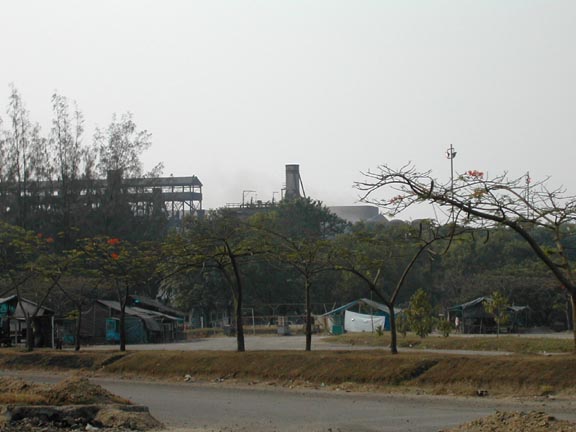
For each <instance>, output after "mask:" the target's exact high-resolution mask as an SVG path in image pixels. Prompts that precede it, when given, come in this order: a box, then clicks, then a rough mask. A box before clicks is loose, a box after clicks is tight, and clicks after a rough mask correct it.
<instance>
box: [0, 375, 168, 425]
mask: <svg viewBox="0 0 576 432" xmlns="http://www.w3.org/2000/svg"><path fill="white" fill-rule="evenodd" d="M0 388H2V390H3V392H2V394H1V398H0V403H1V405H0V430H1V431H2V432H17V431H18V432H21V431H29V432H35V431H42V432H52V431H58V432H65V431H76V430H98V429H102V430H105V431H111V432H115V431H130V430H138V431H145V430H150V429H158V428H160V427H161V426H162V425H161V424H160V423H159V422H158V421H157V420H155V419H154V418H152V416H151V415H150V412H149V411H148V408H146V407H143V406H135V405H131V403H130V401H128V400H126V399H123V398H121V397H119V396H116V395H114V394H112V393H110V392H109V391H107V390H105V389H103V388H102V387H100V386H98V385H96V384H93V383H91V382H90V381H88V379H86V378H82V377H72V378H68V379H66V380H64V381H62V382H60V383H58V384H55V385H48V384H37V383H29V382H26V381H23V380H21V379H18V378H11V377H0Z"/></svg>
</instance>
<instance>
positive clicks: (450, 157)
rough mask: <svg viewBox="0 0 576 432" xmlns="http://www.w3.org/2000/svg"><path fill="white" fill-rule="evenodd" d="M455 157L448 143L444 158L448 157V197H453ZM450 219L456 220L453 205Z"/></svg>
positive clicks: (452, 147)
mask: <svg viewBox="0 0 576 432" xmlns="http://www.w3.org/2000/svg"><path fill="white" fill-rule="evenodd" d="M455 157H456V150H455V149H454V146H452V144H450V147H449V148H448V150H446V158H448V159H450V198H454V158H455ZM451 213H452V221H453V222H456V220H455V219H456V215H455V214H454V206H452V211H451Z"/></svg>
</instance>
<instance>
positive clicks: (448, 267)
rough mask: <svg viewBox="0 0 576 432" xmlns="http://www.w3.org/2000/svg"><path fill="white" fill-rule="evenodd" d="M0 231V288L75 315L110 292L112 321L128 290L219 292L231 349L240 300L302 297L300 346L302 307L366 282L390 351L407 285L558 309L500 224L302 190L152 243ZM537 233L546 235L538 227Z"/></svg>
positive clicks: (454, 296) (557, 296)
mask: <svg viewBox="0 0 576 432" xmlns="http://www.w3.org/2000/svg"><path fill="white" fill-rule="evenodd" d="M2 232H4V233H13V234H11V235H7V234H5V236H4V239H3V240H2V243H1V244H0V250H1V251H2V255H3V257H4V261H3V271H2V275H3V277H2V280H1V282H2V287H3V292H4V293H6V292H9V291H12V292H14V291H16V292H18V293H19V294H25V295H27V296H29V297H30V296H32V298H33V299H34V300H35V301H36V302H37V303H38V305H42V304H44V303H50V304H52V305H54V304H56V305H57V307H56V308H57V310H58V311H59V312H60V313H65V312H70V310H74V311H75V312H74V314H73V315H74V316H76V317H77V319H78V320H80V319H81V312H82V310H84V309H86V307H87V306H88V305H89V303H90V301H91V300H92V299H94V298H98V297H99V298H103V297H108V298H111V297H113V298H115V299H117V300H118V302H119V303H120V306H121V309H122V314H121V330H122V328H123V316H124V313H123V312H124V310H125V307H126V304H127V301H128V296H129V295H130V294H144V295H148V296H151V297H155V296H157V295H159V294H161V295H163V296H165V297H169V298H172V299H173V300H175V301H176V302H177V303H179V306H181V307H183V308H186V309H187V308H189V307H190V306H199V305H204V307H205V308H206V309H210V308H211V307H217V306H218V305H222V304H227V303H228V302H230V304H231V305H232V310H233V312H234V317H235V327H236V329H237V333H236V335H237V341H238V350H240V351H243V350H244V349H245V346H244V336H243V325H242V308H243V306H245V305H246V304H249V305H250V306H251V307H255V308H257V309H258V308H260V310H264V309H265V308H266V307H267V305H269V304H279V303H290V304H295V303H300V304H303V310H302V312H303V313H304V315H305V324H306V325H305V329H306V336H307V337H306V346H305V348H306V349H307V350H309V349H311V338H312V330H313V329H312V322H313V321H312V317H311V315H312V313H313V312H315V313H318V312H322V311H321V310H318V309H315V305H317V304H319V303H346V302H348V301H350V300H351V299H354V298H358V297H365V296H367V294H368V293H369V292H372V293H373V295H374V296H375V297H376V299H377V300H379V301H381V302H382V303H384V304H386V305H388V307H389V308H390V310H391V312H392V316H391V325H392V330H393V331H392V335H393V341H392V345H391V349H392V351H393V352H396V351H397V350H396V336H395V335H396V331H395V320H394V309H395V307H396V306H397V305H404V304H406V303H407V301H408V299H409V298H410V296H411V295H412V294H413V293H414V292H415V291H416V290H417V289H418V288H425V289H426V291H427V292H428V294H429V295H430V296H431V299H432V300H433V302H434V303H435V304H436V307H437V312H442V311H443V309H444V308H445V307H447V306H451V305H454V304H455V303H456V302H460V301H467V300H470V299H471V296H477V295H482V294H489V293H492V292H493V291H494V290H501V291H504V292H505V293H506V295H507V296H508V297H510V298H511V299H514V300H515V301H516V302H517V303H520V304H521V303H528V304H530V305H531V306H532V308H533V310H534V311H535V312H536V311H537V312H539V313H540V314H541V316H540V318H538V317H536V319H541V320H542V322H543V323H545V322H546V321H549V320H550V319H557V318H554V316H556V317H557V316H558V315H560V316H561V314H559V313H558V306H559V305H561V306H562V307H564V305H565V299H564V298H563V297H562V296H561V293H560V292H559V291H557V290H554V281H553V280H552V279H551V278H550V277H548V276H547V275H546V274H545V271H544V270H545V268H544V267H543V266H542V265H541V264H540V263H539V261H538V260H537V259H535V257H534V255H533V254H531V253H530V251H529V250H526V248H525V247H523V243H521V242H517V241H516V242H515V241H514V237H513V233H512V232H510V231H509V230H505V229H504V230H503V229H494V228H493V229H490V230H489V231H484V232H479V231H477V230H476V229H463V228H461V227H459V228H458V230H455V229H454V228H453V227H439V226H437V225H436V224H434V223H433V222H432V221H429V220H422V221H417V222H414V223H402V222H396V223H393V222H390V223H385V224H374V225H371V224H370V225H365V224H356V225H353V226H351V225H348V224H346V223H345V222H344V221H342V220H341V219H339V218H337V217H336V216H335V215H333V214H332V213H330V212H329V211H328V209H327V208H325V207H323V206H322V205H321V203H319V202H315V201H312V200H309V199H300V200H295V201H285V202H282V203H281V204H279V205H278V206H277V207H275V208H274V209H272V210H270V211H267V212H262V213H260V214H257V215H256V216H254V217H252V218H251V219H248V220H241V219H239V218H238V217H237V216H236V215H235V213H234V212H233V211H232V210H229V209H222V210H220V211H216V212H210V213H208V214H207V216H206V217H205V218H202V219H197V218H195V219H190V220H188V223H187V225H186V226H184V227H183V228H182V229H180V230H178V231H174V232H172V233H171V234H170V235H169V236H167V237H166V238H165V239H163V241H155V242H130V241H129V240H126V239H120V238H116V237H110V236H106V237H100V236H96V237H89V238H81V239H79V240H77V241H76V242H75V244H74V247H73V248H62V247H59V243H60V242H62V241H63V240H62V239H61V238H60V237H48V236H46V235H43V234H42V235H40V234H38V233H33V232H31V231H27V230H24V229H21V228H16V227H13V226H11V225H7V224H5V225H4V226H3V228H2ZM486 232H489V233H490V237H491V238H490V241H488V242H486V237H487V234H486ZM14 233H17V234H18V235H16V234H14ZM538 235H541V236H542V237H541V238H542V240H543V241H546V242H548V243H551V242H552V238H551V237H550V236H546V233H545V232H543V233H539V234H538ZM14 248H19V249H18V250H17V251H16V252H15V249H14ZM488 269H490V270H488ZM535 272H537V273H539V274H540V276H539V277H536V278H535V277H534V273H535ZM521 273H524V276H521ZM530 284H532V286H531V285H530ZM1 296H2V293H0V297H1ZM80 327H81V322H80V321H78V324H77V330H78V331H79V329H80ZM76 340H77V341H79V337H77V338H76ZM78 348H79V347H78ZM124 348H125V337H124V336H123V332H122V331H121V349H124Z"/></svg>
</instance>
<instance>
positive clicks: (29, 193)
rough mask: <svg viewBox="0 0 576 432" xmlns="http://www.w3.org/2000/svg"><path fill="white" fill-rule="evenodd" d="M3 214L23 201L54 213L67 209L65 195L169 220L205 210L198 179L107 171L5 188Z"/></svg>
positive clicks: (3, 189)
mask: <svg viewBox="0 0 576 432" xmlns="http://www.w3.org/2000/svg"><path fill="white" fill-rule="evenodd" d="M2 186H3V187H2V191H1V202H2V213H7V212H10V211H11V209H12V208H15V207H17V206H16V205H15V203H16V202H17V201H18V199H19V198H18V197H20V199H22V198H23V197H25V198H24V201H25V202H26V205H27V206H28V207H29V208H36V209H39V210H45V211H54V210H57V209H59V208H62V207H63V206H64V201H65V197H66V195H68V196H70V197H74V198H73V199H74V201H76V202H79V203H81V204H82V205H85V206H88V207H92V208H97V207H101V206H103V205H105V203H107V202H114V201H116V200H118V199H121V200H122V201H123V202H127V203H128V204H129V205H130V207H131V208H132V211H133V212H134V214H135V215H142V216H143V215H147V214H152V213H154V212H162V213H164V214H166V215H167V216H168V218H170V219H182V218H183V217H184V216H186V215H194V214H198V213H200V212H201V211H202V182H201V181H200V180H199V179H198V177H196V176H188V177H172V176H170V177H154V178H123V177H122V171H121V170H114V171H108V175H107V178H106V179H94V180H74V182H70V183H68V184H65V183H63V182H61V181H33V182H30V183H28V184H27V185H24V184H22V183H19V184H8V185H6V184H4V185H2Z"/></svg>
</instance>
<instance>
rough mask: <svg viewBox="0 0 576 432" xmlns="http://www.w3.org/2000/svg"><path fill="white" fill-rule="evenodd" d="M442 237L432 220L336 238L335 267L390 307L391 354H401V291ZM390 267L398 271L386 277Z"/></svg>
mask: <svg viewBox="0 0 576 432" xmlns="http://www.w3.org/2000/svg"><path fill="white" fill-rule="evenodd" d="M382 234H386V235H385V236H382ZM390 234H392V235H390ZM448 236H449V237H451V236H452V233H449V235H448ZM443 239H444V237H443V236H442V235H441V234H439V233H438V230H437V227H435V226H434V224H433V223H432V221H429V220H422V221H420V223H419V224H418V226H417V227H416V226H411V225H406V226H403V227H402V229H397V230H384V231H382V230H381V231H374V230H372V231H370V230H366V229H362V228H360V229H359V228H356V229H355V230H353V232H352V233H351V234H349V235H347V236H341V237H340V238H338V239H337V240H338V241H337V242H336V248H337V249H336V250H337V252H336V253H334V255H333V259H334V260H335V261H334V262H335V263H336V269H338V270H342V271H345V272H347V273H350V274H352V275H353V276H355V277H357V278H359V279H360V280H362V281H363V282H364V283H365V284H366V285H367V286H368V288H369V289H370V291H371V292H372V293H373V294H375V295H376V296H377V297H378V299H379V300H380V301H381V302H382V303H383V304H385V305H386V306H387V307H388V311H389V313H390V335H391V342H390V351H391V353H392V354H397V353H398V337H397V328H396V313H395V307H396V302H397V300H398V297H399V295H400V292H401V290H402V289H403V287H404V286H405V283H406V281H407V279H408V277H409V275H410V274H411V273H412V272H413V269H414V267H415V266H416V263H417V262H418V260H419V258H420V256H421V255H422V254H423V253H424V252H429V253H433V251H432V250H431V246H432V244H433V243H435V242H437V241H441V240H443ZM342 240H344V242H342ZM387 267H393V268H395V270H396V272H395V273H393V274H388V275H386V276H384V275H383V273H384V271H385V269H386V268H387ZM388 270H389V269H388Z"/></svg>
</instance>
